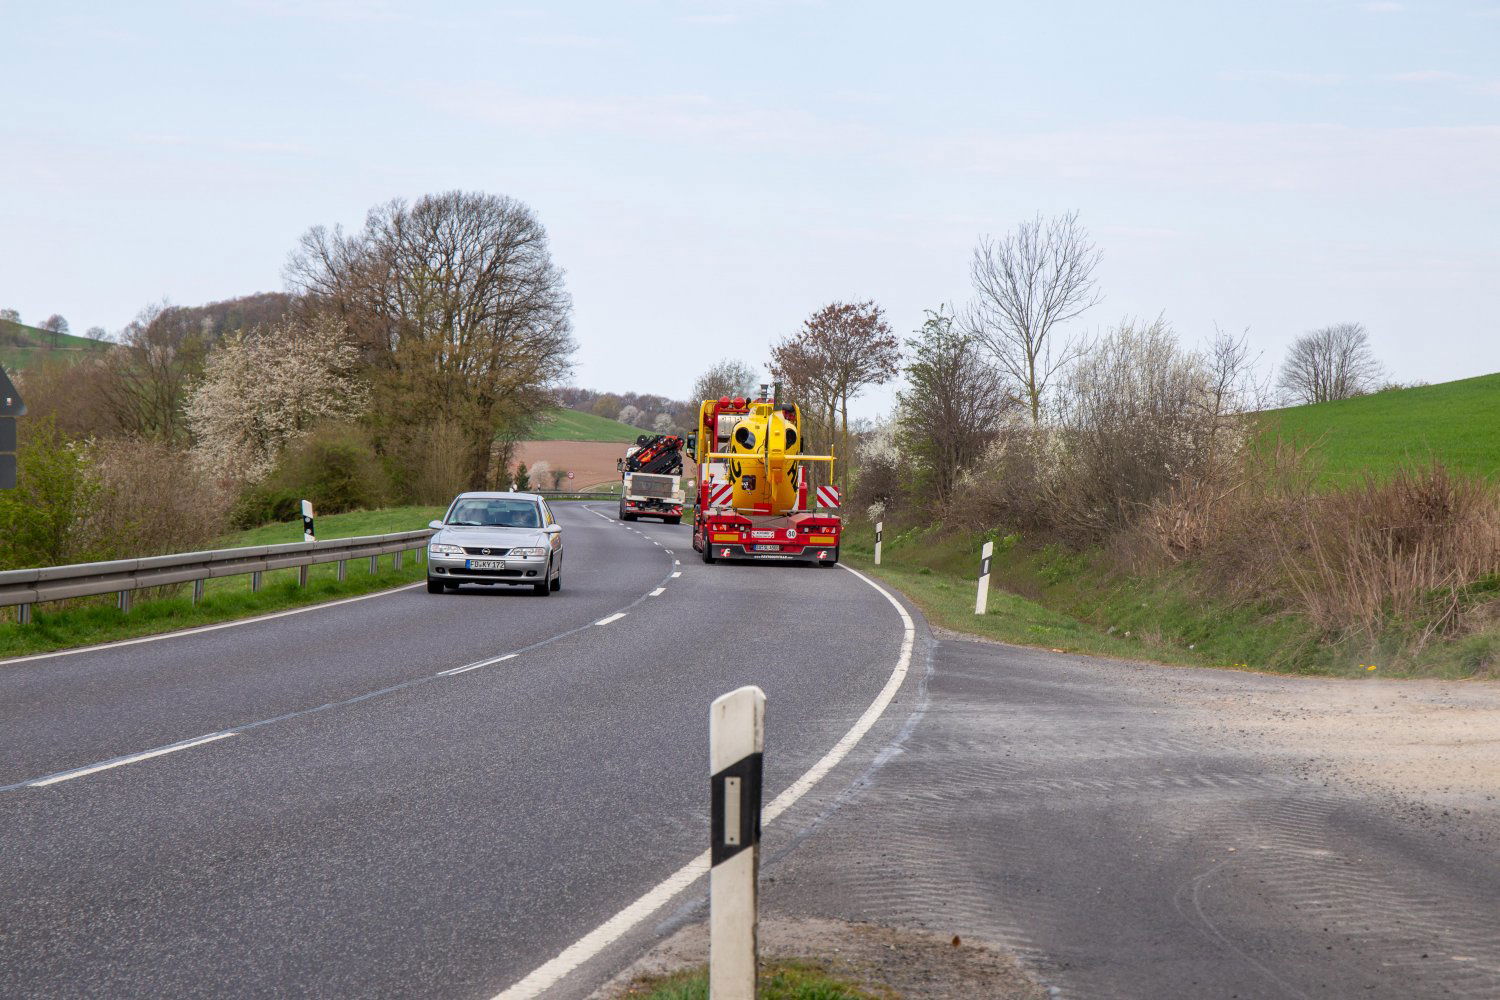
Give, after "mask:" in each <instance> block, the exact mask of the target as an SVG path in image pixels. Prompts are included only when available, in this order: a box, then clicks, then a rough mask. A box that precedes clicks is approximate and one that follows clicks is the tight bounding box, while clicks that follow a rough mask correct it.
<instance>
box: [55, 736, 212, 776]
mask: <svg viewBox="0 0 1500 1000" xmlns="http://www.w3.org/2000/svg"><path fill="white" fill-rule="evenodd" d="M233 735H234V734H233V733H209V734H208V735H207V736H200V737H198V738H197V739H195V740H185V741H183V742H182V743H174V744H172V745H171V746H169V747H160V748H158V749H156V750H147V751H146V752H145V753H137V754H131V755H130V756H129V757H119V758H117V759H115V760H107V761H105V762H104V763H103V764H94V765H92V766H90V767H80V768H78V769H76V770H73V771H63V772H62V773H61V774H54V775H50V776H48V777H46V778H38V779H36V780H35V781H28V782H26V784H28V785H30V786H31V787H32V788H41V787H43V786H45V785H55V784H57V783H58V782H59V781H72V780H73V779H74V778H81V777H83V776H84V775H86V774H97V773H98V772H100V771H108V770H109V769H110V768H112V767H124V766H125V765H126V764H136V763H139V762H140V761H143V760H150V759H151V758H152V757H161V756H163V755H164V754H169V753H176V752H177V751H179V750H187V749H188V748H190V747H200V746H202V745H203V744H205V743H212V742H214V741H215V740H224V739H228V738H229V737H231V736H233Z"/></svg>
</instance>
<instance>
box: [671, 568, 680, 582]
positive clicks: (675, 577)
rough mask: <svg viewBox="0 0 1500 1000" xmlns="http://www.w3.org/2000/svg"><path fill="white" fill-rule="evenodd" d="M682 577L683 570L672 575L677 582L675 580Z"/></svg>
mask: <svg viewBox="0 0 1500 1000" xmlns="http://www.w3.org/2000/svg"><path fill="white" fill-rule="evenodd" d="M681 575H682V570H678V571H677V572H675V573H673V574H672V579H674V580H675V579H677V578H678V577H679V576H681Z"/></svg>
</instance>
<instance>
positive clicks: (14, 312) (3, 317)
mask: <svg viewBox="0 0 1500 1000" xmlns="http://www.w3.org/2000/svg"><path fill="white" fill-rule="evenodd" d="M19 322H21V313H20V310H18V309H0V323H19Z"/></svg>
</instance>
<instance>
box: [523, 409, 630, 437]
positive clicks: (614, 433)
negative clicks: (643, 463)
mask: <svg viewBox="0 0 1500 1000" xmlns="http://www.w3.org/2000/svg"><path fill="white" fill-rule="evenodd" d="M645 433H647V432H646V431H643V430H641V429H640V428H639V427H631V426H630V425H629V424H622V423H620V422H619V421H618V420H610V419H609V418H608V417H596V416H595V415H594V414H592V413H584V412H583V411H582V410H553V411H552V415H551V416H550V417H548V418H547V419H546V420H543V421H542V423H541V426H539V427H538V428H537V429H536V430H535V431H533V432H532V434H531V437H530V440H532V441H620V442H623V443H626V444H634V443H635V439H636V438H637V437H639V436H640V435H642V434H645Z"/></svg>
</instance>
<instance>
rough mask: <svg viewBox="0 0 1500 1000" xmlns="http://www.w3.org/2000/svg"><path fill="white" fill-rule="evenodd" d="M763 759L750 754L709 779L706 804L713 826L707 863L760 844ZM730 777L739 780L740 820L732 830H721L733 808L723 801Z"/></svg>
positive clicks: (726, 859)
mask: <svg viewBox="0 0 1500 1000" xmlns="http://www.w3.org/2000/svg"><path fill="white" fill-rule="evenodd" d="M762 760H763V755H761V754H758V753H753V754H751V755H750V756H748V757H743V758H741V759H740V760H737V761H735V762H734V763H733V764H731V765H729V766H728V767H726V768H724V770H722V771H720V772H719V773H718V774H715V775H713V776H712V777H711V778H710V779H709V783H710V785H711V787H712V795H713V799H712V801H711V802H710V804H709V823H710V826H711V827H712V829H713V840H712V843H711V845H710V847H711V850H710V852H709V859H710V864H714V865H717V864H722V863H723V862H725V861H728V860H729V859H730V858H732V857H734V856H735V855H736V854H738V853H740V852H741V851H743V850H746V849H747V848H751V847H754V846H755V845H757V844H759V843H760V793H761V765H762ZM729 778H738V779H740V780H739V803H738V805H739V810H738V812H739V820H740V821H739V824H738V827H739V828H738V829H737V830H733V831H731V830H726V829H724V820H725V817H726V815H727V814H728V813H730V812H731V811H733V810H731V808H730V804H729V803H728V802H727V801H726V800H725V793H726V790H727V788H728V786H729V781H728V780H727V779H729ZM731 834H733V836H731ZM735 841H738V842H737V843H736V842H735Z"/></svg>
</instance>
